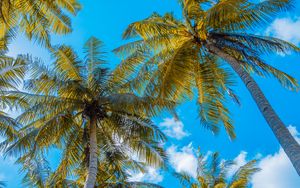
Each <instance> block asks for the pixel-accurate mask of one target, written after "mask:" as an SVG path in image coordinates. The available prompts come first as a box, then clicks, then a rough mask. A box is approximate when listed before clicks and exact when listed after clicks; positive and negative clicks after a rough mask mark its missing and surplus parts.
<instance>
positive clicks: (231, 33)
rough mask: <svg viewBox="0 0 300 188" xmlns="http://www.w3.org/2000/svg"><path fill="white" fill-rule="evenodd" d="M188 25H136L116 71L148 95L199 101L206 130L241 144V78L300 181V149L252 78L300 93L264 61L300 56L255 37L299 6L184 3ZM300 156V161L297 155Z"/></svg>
mask: <svg viewBox="0 0 300 188" xmlns="http://www.w3.org/2000/svg"><path fill="white" fill-rule="evenodd" d="M179 2H180V4H181V7H182V15H183V18H182V19H177V18H176V17H174V15H173V14H171V13H167V14H165V15H159V14H157V13H154V14H153V15H151V16H150V17H148V18H146V19H144V20H141V21H137V22H134V23H132V24H130V25H129V26H128V28H127V29H126V31H125V32H124V34H123V38H124V39H131V40H133V42H129V43H128V44H125V45H123V46H121V47H119V48H117V49H116V50H115V52H116V54H118V55H119V56H120V57H122V58H123V61H122V62H121V64H120V66H119V67H118V68H117V70H116V73H117V74H116V75H118V76H119V75H121V77H122V79H123V80H129V81H128V84H127V87H128V88H129V89H132V90H134V91H137V92H141V93H144V94H146V95H154V96H160V97H161V98H164V99H168V100H174V101H179V102H181V101H182V100H183V99H186V98H187V99H191V98H193V94H197V104H198V106H199V117H200V119H201V124H202V125H204V126H206V127H208V128H210V129H211V130H212V131H213V132H217V131H218V127H219V126H220V125H222V124H223V125H224V127H225V129H226V131H227V132H228V134H229V136H230V137H231V138H234V137H235V135H234V132H233V123H232V120H231V117H230V112H229V110H228V108H227V107H226V99H227V98H228V96H230V97H231V98H233V99H234V100H235V101H238V98H237V97H236V95H235V94H234V92H233V91H232V89H231V87H232V84H233V83H234V82H233V76H232V74H233V72H232V70H230V69H228V68H227V67H224V66H223V65H222V62H221V60H225V61H226V63H227V64H229V65H230V66H231V68H233V70H234V71H235V72H236V73H237V74H238V75H239V76H240V78H241V79H242V81H243V82H244V83H245V85H246V87H247V88H248V89H249V91H250V93H251V95H252V97H253V98H254V100H255V102H256V103H257V105H258V107H259V109H260V111H261V112H262V114H263V115H264V117H265V119H266V120H267V122H268V124H269V126H270V127H271V129H272V130H273V132H274V134H275V135H276V137H277V138H278V140H279V142H280V143H281V145H282V147H283V148H284V150H285V152H286V153H287V155H288V156H289V158H290V159H291V161H292V163H293V165H294V167H295V168H296V170H297V171H298V173H299V174H300V161H299V159H300V146H299V144H298V143H297V142H296V141H295V139H294V138H293V137H292V135H291V134H290V133H289V131H288V130H287V128H286V127H285V125H284V124H283V122H282V121H281V120H280V118H279V117H278V115H277V114H276V113H275V111H274V110H273V108H272V106H271V105H270V104H269V102H268V100H267V99H266V97H265V96H264V94H263V92H262V91H261V89H260V88H259V86H258V85H257V84H256V82H255V81H254V79H253V78H251V76H250V75H249V74H250V73H255V74H256V75H258V76H263V77H265V76H273V77H275V78H276V79H278V80H279V82H280V83H281V84H282V85H283V86H284V87H286V88H288V89H291V90H298V89H299V86H298V83H297V81H296V79H294V78H293V77H292V76H290V75H288V74H286V73H284V72H282V71H280V70H278V69H276V68H275V67H273V66H271V65H269V64H267V63H266V62H265V61H264V60H263V55H266V54H270V53H282V54H288V53H290V52H299V51H300V49H299V48H298V47H297V46H295V45H293V44H291V43H289V42H286V41H283V40H281V39H277V38H273V37H265V36H259V35H254V34H248V33H249V32H250V31H253V30H254V29H257V28H258V26H260V25H262V24H264V23H268V21H269V20H270V19H271V18H272V17H273V16H274V15H276V14H277V13H278V12H280V11H285V10H288V9H289V8H291V7H292V5H293V1H290V0H267V1H262V2H259V3H253V2H252V1H247V0H222V1H208V0H180V1H179ZM295 153H298V154H299V156H298V155H295Z"/></svg>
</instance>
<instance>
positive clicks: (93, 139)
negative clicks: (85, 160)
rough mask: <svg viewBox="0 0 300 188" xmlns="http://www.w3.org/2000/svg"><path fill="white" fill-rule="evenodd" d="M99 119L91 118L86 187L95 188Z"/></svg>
mask: <svg viewBox="0 0 300 188" xmlns="http://www.w3.org/2000/svg"><path fill="white" fill-rule="evenodd" d="M96 124H97V120H96V119H95V118H91V120H90V156H89V169H88V174H87V177H86V180H85V185H84V188H94V187H95V183H96V177H97V171H98V148H97V125H96Z"/></svg>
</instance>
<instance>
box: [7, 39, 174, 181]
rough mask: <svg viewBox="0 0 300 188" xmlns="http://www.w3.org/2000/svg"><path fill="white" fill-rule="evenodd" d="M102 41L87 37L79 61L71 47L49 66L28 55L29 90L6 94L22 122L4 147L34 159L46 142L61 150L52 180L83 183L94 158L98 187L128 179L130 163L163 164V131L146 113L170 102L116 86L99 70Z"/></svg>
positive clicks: (57, 54)
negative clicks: (19, 109)
mask: <svg viewBox="0 0 300 188" xmlns="http://www.w3.org/2000/svg"><path fill="white" fill-rule="evenodd" d="M101 46H102V42H101V41H99V40H98V39H96V38H91V39H89V40H88V41H87V43H86V44H85V47H84V53H85V58H84V60H81V59H80V58H79V57H78V55H77V54H76V53H75V52H74V50H73V49H72V48H70V47H67V46H61V47H57V48H55V51H54V52H53V55H54V57H55V62H54V63H53V65H51V68H49V67H46V66H43V65H41V64H40V62H38V61H37V60H32V59H30V58H27V59H26V60H27V61H29V62H30V64H29V66H30V70H31V72H32V76H31V78H32V79H30V80H28V81H26V83H25V86H26V87H25V88H26V90H27V91H28V92H19V91H12V92H9V94H8V95H7V100H9V99H10V98H13V99H16V100H17V104H18V105H19V106H18V107H19V108H22V109H24V112H23V113H22V114H21V115H20V116H19V117H18V118H17V121H18V122H19V123H20V124H22V125H24V126H23V127H22V128H21V129H19V132H18V137H17V138H14V140H13V141H12V142H8V141H7V142H4V143H3V146H6V152H7V153H8V154H18V155H20V154H21V156H26V157H28V158H30V159H31V158H35V159H37V158H36V157H37V156H39V155H40V154H41V153H44V152H45V151H46V150H47V149H48V148H52V147H56V148H60V149H62V160H61V162H60V164H59V165H58V167H57V169H56V170H55V172H54V173H53V175H52V178H51V181H50V182H51V184H53V185H55V184H60V183H62V182H63V181H64V180H65V179H67V178H69V177H76V182H78V183H81V184H84V183H83V182H84V178H85V177H86V176H87V174H89V173H91V172H90V169H91V164H95V165H96V166H94V167H93V168H96V171H95V172H94V173H96V174H97V171H98V172H99V176H95V177H94V178H95V179H94V180H93V181H94V182H95V184H96V185H101V184H103V183H116V182H125V181H126V180H127V177H128V175H129V174H128V172H129V171H128V170H129V169H131V170H134V171H136V170H142V169H143V168H144V166H145V165H150V166H154V167H159V166H163V165H164V161H165V159H166V155H165V153H164V150H163V148H162V145H161V144H162V143H163V141H164V140H165V136H164V134H163V133H162V132H161V131H160V130H159V129H158V128H157V127H156V126H155V125H154V124H153V123H152V122H151V121H150V120H149V119H148V116H151V115H155V114H156V113H157V112H159V110H161V109H162V108H164V107H165V106H166V104H167V103H161V102H160V101H159V100H156V99H154V98H153V97H147V96H145V97H139V96H136V95H134V94H132V93H124V92H120V91H121V90H120V86H119V85H118V83H114V82H113V81H112V80H111V79H110V72H109V70H108V69H106V68H103V65H104V63H105V61H104V60H103V52H102V51H101ZM170 105H172V104H170ZM147 115H148V116H147ZM93 139H94V140H93ZM93 144H94V145H93ZM91 156H92V157H91ZM134 156H135V157H134ZM93 157H94V158H93ZM133 157H134V158H133ZM93 161H96V162H94V163H93ZM97 161H99V162H97ZM88 169H89V170H88ZM87 179H88V178H87Z"/></svg>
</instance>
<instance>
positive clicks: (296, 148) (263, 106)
mask: <svg viewBox="0 0 300 188" xmlns="http://www.w3.org/2000/svg"><path fill="white" fill-rule="evenodd" d="M206 47H207V49H208V50H209V51H210V52H211V53H213V54H215V55H217V56H218V57H221V58H222V59H224V60H225V61H227V63H228V64H229V65H230V66H231V67H232V68H233V70H234V71H235V72H236V73H237V74H238V75H239V76H240V78H241V79H242V81H243V82H244V84H245V85H246V87H247V88H248V90H249V91H250V93H251V95H252V97H253V99H254V100H255V102H256V104H257V106H258V108H259V110H260V111H261V113H262V114H263V116H264V118H265V119H266V121H267V122H268V124H269V126H270V128H271V129H272V131H273V133H274V134H275V136H276V138H277V139H278V141H279V143H280V145H281V147H282V148H283V149H284V151H285V153H286V154H287V156H288V157H289V159H290V161H291V162H292V164H293V166H294V168H295V169H296V171H297V173H298V175H299V176H300V145H299V144H298V143H297V141H296V140H295V139H294V138H293V136H292V135H291V133H290V132H289V131H288V129H287V128H286V126H285V125H284V124H283V122H282V120H281V119H280V118H279V117H278V115H277V114H276V112H275V111H274V109H273V108H272V106H271V105H270V103H269V101H268V100H267V98H266V97H265V96H264V94H263V92H262V91H261V89H260V88H259V86H258V85H257V83H256V82H255V80H254V79H253V78H252V77H251V76H250V75H249V74H248V72H246V71H245V69H244V68H243V67H242V66H241V65H240V62H239V61H238V60H236V59H235V58H233V57H232V56H230V55H229V54H227V53H225V52H223V51H222V50H221V49H219V48H218V47H216V46H214V45H213V43H211V42H208V43H207V44H206Z"/></svg>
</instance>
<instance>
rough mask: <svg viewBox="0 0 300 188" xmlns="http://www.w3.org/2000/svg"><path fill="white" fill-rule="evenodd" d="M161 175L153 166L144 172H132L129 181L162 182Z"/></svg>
mask: <svg viewBox="0 0 300 188" xmlns="http://www.w3.org/2000/svg"><path fill="white" fill-rule="evenodd" d="M162 180H163V176H162V175H161V173H160V171H159V170H158V169H155V168H153V167H148V168H147V172H145V173H142V172H140V173H132V174H131V177H130V178H129V181H137V182H151V183H159V182H162Z"/></svg>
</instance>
